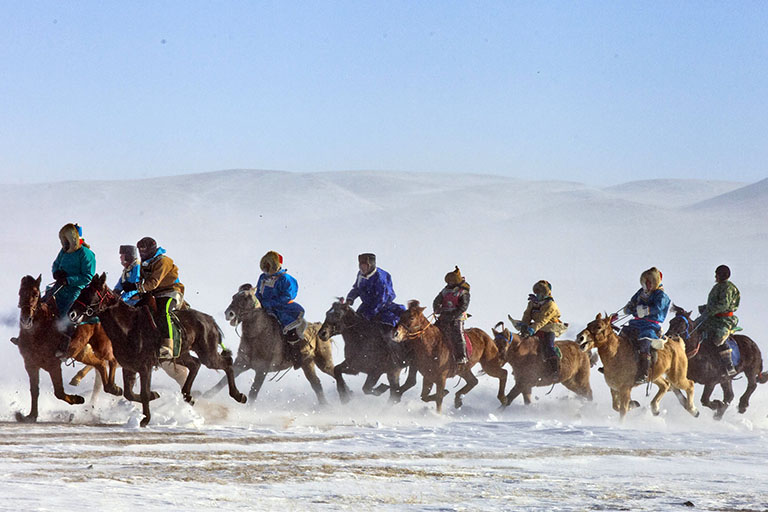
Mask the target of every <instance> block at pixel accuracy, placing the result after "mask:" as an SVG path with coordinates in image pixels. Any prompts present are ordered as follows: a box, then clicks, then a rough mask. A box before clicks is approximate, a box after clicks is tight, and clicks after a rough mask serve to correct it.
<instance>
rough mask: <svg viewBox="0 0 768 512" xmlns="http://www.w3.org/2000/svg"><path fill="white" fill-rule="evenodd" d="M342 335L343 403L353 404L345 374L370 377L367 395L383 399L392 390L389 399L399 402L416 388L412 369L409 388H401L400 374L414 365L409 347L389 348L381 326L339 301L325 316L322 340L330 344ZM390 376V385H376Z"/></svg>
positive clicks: (339, 384) (338, 375) (339, 376)
mask: <svg viewBox="0 0 768 512" xmlns="http://www.w3.org/2000/svg"><path fill="white" fill-rule="evenodd" d="M337 334H341V337H342V338H343V339H344V361H342V362H341V363H339V364H337V365H336V366H335V367H334V369H333V376H334V378H335V379H336V389H337V391H338V392H339V399H340V400H341V402H342V403H347V402H349V399H350V394H351V391H350V390H349V387H347V383H346V382H344V374H345V373H346V374H350V375H357V374H358V373H360V372H363V373H366V374H368V377H367V378H366V379H365V384H363V393H365V394H367V395H380V394H382V393H384V392H385V391H386V390H387V389H389V398H390V400H392V401H393V402H398V401H399V400H400V397H401V396H402V394H403V393H405V392H406V391H407V390H408V389H410V388H412V387H413V386H414V385H415V384H416V371H415V370H414V369H413V367H411V369H410V370H409V372H408V379H407V380H406V381H405V384H403V385H402V386H401V385H400V371H401V370H402V369H403V368H405V367H406V366H408V365H409V364H410V357H409V348H410V347H409V346H408V344H402V345H397V344H394V343H392V345H395V346H394V347H392V346H388V343H391V342H390V341H389V340H387V339H386V336H385V335H384V333H383V331H382V330H381V329H380V328H379V326H378V325H376V324H374V323H372V322H369V321H368V320H366V319H365V318H363V317H362V316H360V315H358V314H357V313H356V312H355V310H354V309H352V308H351V307H350V306H349V304H347V303H346V302H344V300H343V299H339V300H337V301H336V302H334V303H333V305H331V309H329V310H328V311H327V312H326V313H325V321H324V322H323V325H322V326H321V327H320V331H319V332H318V336H319V337H320V340H323V341H326V340H329V339H331V337H332V336H336V335H337ZM384 374H386V376H387V380H388V382H389V385H386V384H381V385H379V386H378V387H375V386H376V383H377V382H378V381H379V378H380V377H381V376H382V375H384Z"/></svg>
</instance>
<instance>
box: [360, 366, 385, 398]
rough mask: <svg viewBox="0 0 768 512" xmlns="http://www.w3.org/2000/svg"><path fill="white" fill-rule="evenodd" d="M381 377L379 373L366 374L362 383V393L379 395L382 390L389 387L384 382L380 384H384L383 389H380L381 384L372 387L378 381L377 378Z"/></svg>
mask: <svg viewBox="0 0 768 512" xmlns="http://www.w3.org/2000/svg"><path fill="white" fill-rule="evenodd" d="M380 377H381V373H377V372H372V373H369V374H368V376H367V377H366V378H365V382H364V383H363V393H365V394H366V395H373V396H379V395H380V394H382V393H383V392H384V391H386V390H387V389H389V386H387V385H386V384H382V386H384V390H383V391H382V390H381V386H378V387H377V388H376V389H374V388H373V386H375V385H376V383H377V382H378V381H379V378H380Z"/></svg>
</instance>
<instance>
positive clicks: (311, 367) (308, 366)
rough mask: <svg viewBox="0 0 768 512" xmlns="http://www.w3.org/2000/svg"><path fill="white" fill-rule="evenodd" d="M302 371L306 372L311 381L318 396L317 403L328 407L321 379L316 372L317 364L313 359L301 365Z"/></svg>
mask: <svg viewBox="0 0 768 512" xmlns="http://www.w3.org/2000/svg"><path fill="white" fill-rule="evenodd" d="M301 369H302V370H303V371H304V376H305V377H306V378H307V380H308V381H309V385H310V386H312V391H314V392H315V396H317V402H318V403H319V404H320V405H328V402H327V401H326V399H325V394H324V393H323V385H322V384H321V383H320V379H318V378H317V372H316V371H315V363H314V361H312V359H307V360H306V361H304V363H303V364H302V365H301Z"/></svg>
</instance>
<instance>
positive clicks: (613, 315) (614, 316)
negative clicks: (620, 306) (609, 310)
mask: <svg viewBox="0 0 768 512" xmlns="http://www.w3.org/2000/svg"><path fill="white" fill-rule="evenodd" d="M618 319H619V315H617V314H616V313H614V314H612V315H611V323H614V322H616V320H618Z"/></svg>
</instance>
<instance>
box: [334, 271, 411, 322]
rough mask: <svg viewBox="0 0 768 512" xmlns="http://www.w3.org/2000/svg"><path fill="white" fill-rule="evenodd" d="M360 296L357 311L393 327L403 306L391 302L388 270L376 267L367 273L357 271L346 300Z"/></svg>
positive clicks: (367, 317)
mask: <svg viewBox="0 0 768 512" xmlns="http://www.w3.org/2000/svg"><path fill="white" fill-rule="evenodd" d="M358 297H359V298H360V299H361V300H362V301H363V303H362V304H361V305H360V307H359V308H358V309H357V312H358V313H359V314H360V315H362V317H363V318H365V319H366V320H369V321H377V322H381V323H383V324H387V325H390V326H392V327H394V326H395V325H397V322H398V320H400V315H402V314H403V311H405V306H403V305H401V304H397V303H395V302H393V301H394V300H395V297H396V295H395V290H394V288H393V287H392V277H391V276H390V275H389V272H387V271H386V270H382V269H380V268H376V269H375V270H374V271H373V272H371V273H370V274H368V275H363V273H362V272H358V273H357V279H356V280H355V284H354V285H353V286H352V289H351V290H350V291H349V293H348V294H347V299H346V300H347V302H351V301H353V300H355V299H357V298H358Z"/></svg>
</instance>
